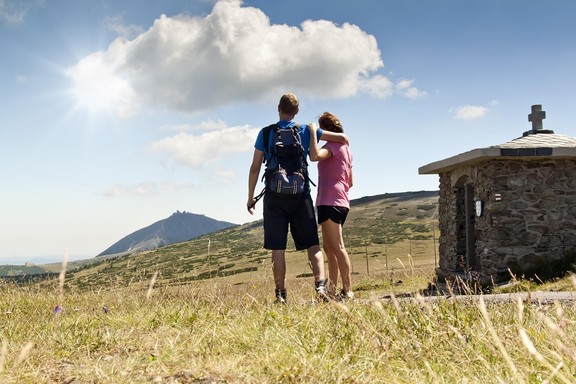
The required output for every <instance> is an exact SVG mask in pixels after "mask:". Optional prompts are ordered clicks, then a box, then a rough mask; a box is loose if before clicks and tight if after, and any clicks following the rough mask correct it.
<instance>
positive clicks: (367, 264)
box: [66, 191, 438, 288]
mask: <svg viewBox="0 0 576 384" xmlns="http://www.w3.org/2000/svg"><path fill="white" fill-rule="evenodd" d="M437 204H438V192H436V191H434V192H429V191H423V192H406V193H396V194H384V195H378V196H371V197H365V198H361V199H358V200H355V201H353V202H352V209H351V211H350V214H349V217H348V220H347V222H346V225H345V227H344V236H345V241H346V244H347V247H348V250H349V253H350V255H351V259H352V263H353V270H354V273H366V274H368V275H370V274H378V273H380V274H382V273H388V274H390V273H392V274H393V273H394V272H395V271H402V270H406V269H409V268H419V267H428V268H430V267H433V266H434V265H435V263H436V260H435V259H436V246H437V241H436V238H435V237H437V235H438V234H437V232H436V221H437V220H436V212H437ZM262 238H263V231H262V222H261V221H256V222H252V223H248V224H244V225H238V226H234V227H229V228H227V229H224V230H221V231H218V232H214V233H211V234H210V235H203V236H200V237H198V238H196V239H193V240H190V241H184V242H179V243H175V244H170V245H166V246H163V247H160V248H158V249H155V250H152V251H144V252H130V253H127V254H124V255H121V256H118V257H108V258H106V259H103V260H101V261H96V262H93V263H91V264H88V265H85V266H83V267H80V268H78V269H76V270H71V271H69V272H68V273H67V277H66V283H67V285H69V286H75V287H77V288H97V287H104V286H105V287H111V288H114V287H122V286H127V285H131V284H137V283H142V284H147V283H148V282H149V281H150V279H151V278H152V277H153V276H154V275H156V284H157V285H181V284H188V283H190V282H192V281H206V280H210V279H213V278H219V277H226V278H227V279H229V281H230V283H231V284H244V283H247V282H250V281H255V280H258V281H260V280H262V279H264V280H269V275H270V264H269V263H270V256H269V252H268V251H266V250H264V249H263V248H262ZM287 264H288V271H287V278H288V279H295V278H300V277H308V276H310V269H309V267H308V264H307V259H306V256H305V252H296V251H293V244H291V243H289V245H288V251H287Z"/></svg>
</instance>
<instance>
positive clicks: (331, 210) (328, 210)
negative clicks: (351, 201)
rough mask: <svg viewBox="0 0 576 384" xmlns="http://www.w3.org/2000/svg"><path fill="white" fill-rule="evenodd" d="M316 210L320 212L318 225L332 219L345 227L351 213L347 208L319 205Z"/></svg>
mask: <svg viewBox="0 0 576 384" xmlns="http://www.w3.org/2000/svg"><path fill="white" fill-rule="evenodd" d="M316 210H317V211H318V224H322V223H323V222H325V221H326V220H328V219H330V220H332V221H333V222H335V223H336V224H340V225H341V226H344V222H345V221H346V217H347V216H348V211H350V209H348V208H346V207H335V206H332V205H319V206H318V207H316Z"/></svg>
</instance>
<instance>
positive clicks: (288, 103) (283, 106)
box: [278, 93, 299, 115]
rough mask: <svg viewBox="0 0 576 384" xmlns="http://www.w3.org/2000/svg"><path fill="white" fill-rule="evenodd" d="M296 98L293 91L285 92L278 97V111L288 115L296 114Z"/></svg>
mask: <svg viewBox="0 0 576 384" xmlns="http://www.w3.org/2000/svg"><path fill="white" fill-rule="evenodd" d="M298 104H299V103H298V98H297V97H296V95H295V94H293V93H286V94H285V95H282V97H281V98H280V103H279V104H278V108H279V109H280V112H282V113H286V114H288V115H296V114H297V113H298Z"/></svg>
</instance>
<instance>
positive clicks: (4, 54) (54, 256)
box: [0, 0, 576, 264]
mask: <svg viewBox="0 0 576 384" xmlns="http://www.w3.org/2000/svg"><path fill="white" fill-rule="evenodd" d="M575 17H576V2H574V1H572V0H551V1H548V2H542V1H534V0H506V1H502V0H484V1H481V2H480V1H468V0H437V1H430V0H358V1H350V0H347V1H345V0H314V1H310V0H274V1H270V0H253V1H252V0H246V1H243V2H241V1H238V0H220V1H214V0H148V1H145V2H143V1H141V0H99V1H93V0H74V1H73V0H0V46H1V47H2V49H1V53H0V174H1V180H2V181H1V184H0V185H1V187H0V190H1V192H0V264H22V263H24V262H26V261H33V262H43V261H44V262H47V261H57V260H61V259H62V258H63V257H64V255H66V256H67V257H68V258H69V259H70V260H72V259H82V258H90V257H93V256H95V255H97V254H99V253H100V252H102V251H103V250H104V249H106V248H108V247H109V246H110V245H112V244H113V243H115V242H116V241H118V240H120V239H121V238H123V237H124V236H126V235H128V234H130V233H132V232H134V231H136V230H138V229H141V228H143V227H146V226H148V225H150V224H152V223H154V222H156V221H158V220H162V219H165V218H167V217H169V216H170V215H171V214H172V213H174V212H176V211H186V212H191V213H196V214H202V215H206V216H208V217H211V218H213V219H216V220H222V221H228V222H232V223H236V224H243V223H247V222H251V221H253V220H259V219H261V218H262V211H261V203H259V204H258V205H257V209H256V213H255V214H254V215H253V216H251V215H250V214H248V212H247V210H246V201H247V197H248V196H247V190H248V187H247V181H248V168H249V166H250V163H251V160H252V153H253V145H254V140H255V138H256V135H257V133H258V130H259V129H260V128H262V127H264V126H266V125H269V124H271V123H274V122H276V121H277V119H278V114H277V105H278V100H279V98H280V96H281V95H282V94H283V93H286V92H293V93H295V94H296V95H297V96H298V97H299V99H300V113H299V114H298V116H297V119H296V120H297V121H298V122H299V123H307V122H312V121H316V120H317V118H318V116H319V115H320V114H322V112H324V111H330V112H332V113H334V114H336V115H337V116H338V117H339V118H340V120H341V122H342V124H343V127H344V129H345V132H346V134H347V135H348V137H349V140H350V148H351V151H352V153H353V156H354V187H353V188H352V189H351V191H350V197H351V198H352V199H355V198H360V197H363V196H372V195H378V194H383V193H393V192H406V191H420V190H437V189H438V185H439V181H438V176H437V175H419V174H418V168H419V167H421V166H423V165H426V164H428V163H431V162H434V161H438V160H442V159H445V158H448V157H451V156H454V155H457V154H459V153H462V152H466V151H469V150H471V149H475V148H482V147H488V146H491V145H498V144H502V143H504V142H507V141H509V140H512V139H514V138H516V137H519V136H521V135H522V133H523V132H524V131H527V130H529V129H530V128H531V125H530V123H529V122H528V117H527V116H528V114H529V113H530V106H531V105H533V104H542V106H543V109H544V110H545V111H546V120H545V121H544V129H552V130H554V131H555V132H556V133H561V134H565V135H569V136H576V124H575V123H574V119H573V116H572V113H573V110H574V103H575V101H576V98H575V97H574V92H575V91H574V90H575V89H576V69H575V68H576V23H574V18H575ZM315 169H316V166H315V164H313V165H312V166H311V174H312V179H314V177H315V175H316V173H315V172H316V171H315ZM260 186H261V185H259V186H258V187H257V190H259V189H260ZM313 193H315V191H313Z"/></svg>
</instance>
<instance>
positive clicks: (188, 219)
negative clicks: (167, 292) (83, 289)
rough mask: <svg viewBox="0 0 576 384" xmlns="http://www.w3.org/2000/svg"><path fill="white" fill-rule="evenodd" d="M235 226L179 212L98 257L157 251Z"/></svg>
mask: <svg viewBox="0 0 576 384" xmlns="http://www.w3.org/2000/svg"><path fill="white" fill-rule="evenodd" d="M234 225H236V224H233V223H228V222H225V221H218V220H214V219H211V218H209V217H206V216H204V215H197V214H194V213H189V212H179V211H177V212H175V213H173V214H172V215H171V216H170V217H168V218H166V219H164V220H160V221H157V222H155V223H154V224H151V225H149V226H147V227H145V228H142V229H139V230H137V231H136V232H133V233H131V234H129V235H128V236H125V237H124V238H122V239H120V240H119V241H117V242H116V243H114V244H112V245H111V246H110V247H108V248H107V249H106V250H105V251H103V252H102V253H100V254H99V255H98V256H104V255H111V254H116V253H123V252H140V251H147V250H150V249H156V248H158V247H161V246H164V245H167V244H172V243H179V242H181V241H186V240H190V239H193V238H196V237H198V236H202V235H205V234H207V233H212V232H215V231H219V230H221V229H224V228H229V227H231V226H234Z"/></svg>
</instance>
